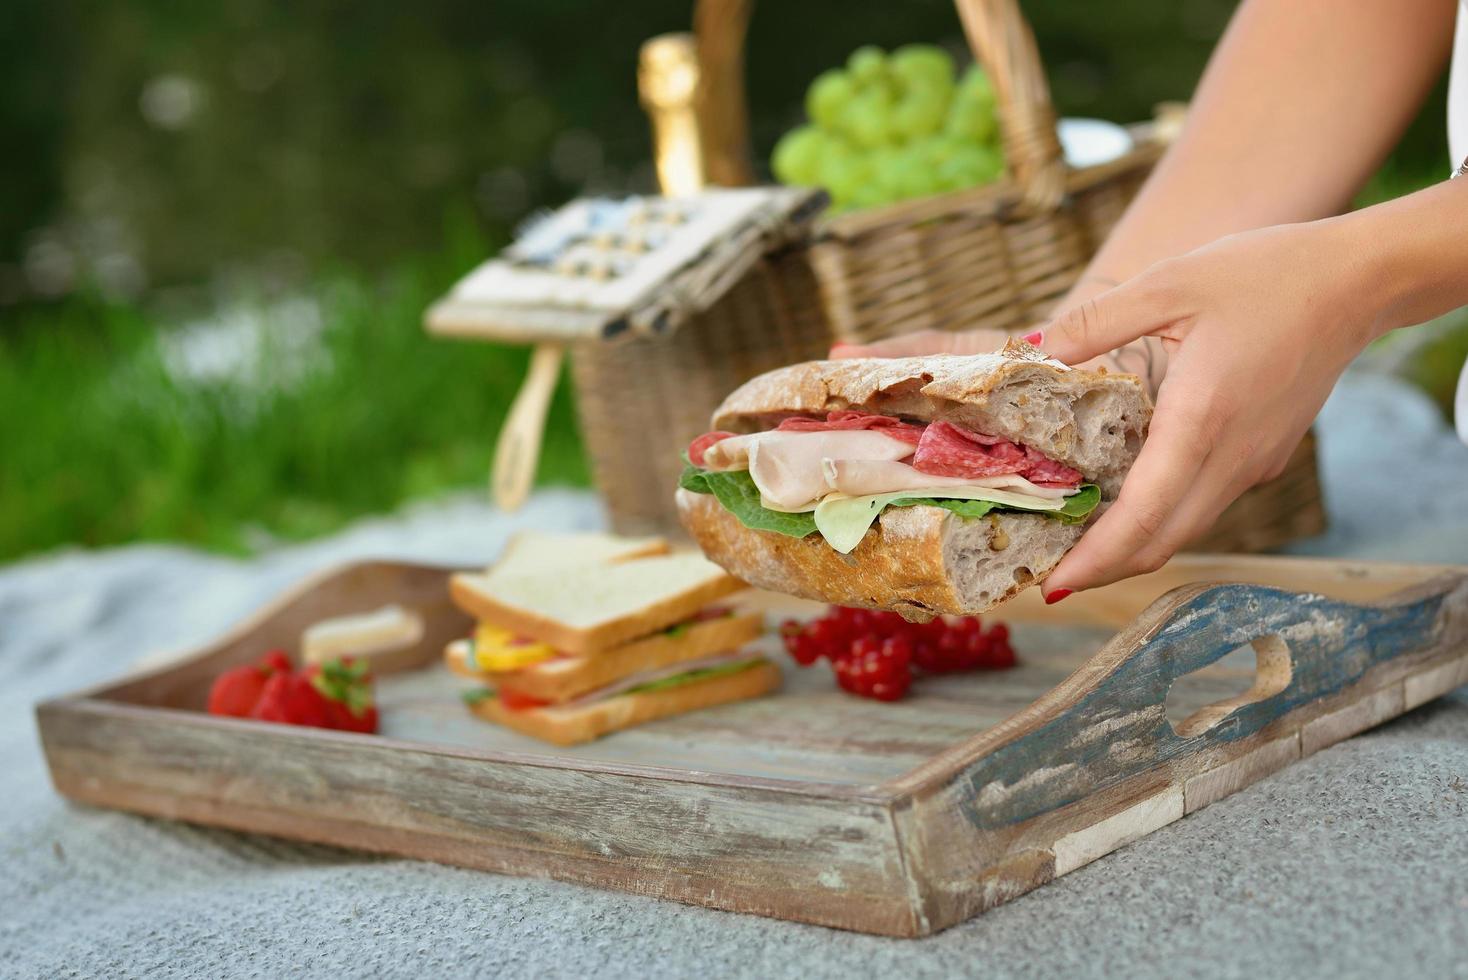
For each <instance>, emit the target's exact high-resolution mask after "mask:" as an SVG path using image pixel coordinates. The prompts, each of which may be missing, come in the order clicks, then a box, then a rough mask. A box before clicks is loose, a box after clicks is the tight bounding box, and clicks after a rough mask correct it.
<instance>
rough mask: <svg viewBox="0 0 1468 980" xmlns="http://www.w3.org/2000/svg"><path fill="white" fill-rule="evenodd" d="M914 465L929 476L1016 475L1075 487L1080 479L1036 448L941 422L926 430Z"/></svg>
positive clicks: (1042, 482)
mask: <svg viewBox="0 0 1468 980" xmlns="http://www.w3.org/2000/svg"><path fill="white" fill-rule="evenodd" d="M912 465H913V468H914V469H916V470H917V471H918V472H920V473H927V474H928V475H929V476H957V477H969V478H978V477H988V476H1004V475H1007V474H1010V473H1015V474H1018V475H1020V476H1022V477H1024V478H1025V479H1027V480H1029V481H1030V482H1031V483H1035V484H1039V485H1041V486H1075V485H1076V484H1078V483H1080V479H1081V475H1080V474H1079V473H1077V472H1076V471H1075V470H1073V469H1071V468H1070V467H1068V466H1065V465H1064V464H1062V463H1057V462H1055V461H1054V460H1052V459H1050V458H1049V457H1047V456H1045V455H1044V454H1043V453H1040V452H1038V451H1036V450H1034V449H1028V448H1025V447H1021V446H1018V445H1016V444H1014V443H1012V442H1010V441H1009V440H1008V439H1004V438H1000V437H998V436H990V435H985V434H983V433H979V432H971V431H969V430H968V429H964V428H961V427H959V426H956V425H954V424H953V423H951V422H942V421H940V422H934V423H932V424H931V425H929V426H928V427H927V428H926V429H925V430H924V431H923V436H922V439H921V441H919V442H918V447H917V452H916V453H915V454H914V455H913V458H912Z"/></svg>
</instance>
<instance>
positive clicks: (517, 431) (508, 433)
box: [489, 344, 565, 510]
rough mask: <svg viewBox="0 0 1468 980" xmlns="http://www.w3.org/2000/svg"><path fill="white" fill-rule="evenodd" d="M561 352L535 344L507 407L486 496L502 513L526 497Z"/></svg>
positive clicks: (557, 348)
mask: <svg viewBox="0 0 1468 980" xmlns="http://www.w3.org/2000/svg"><path fill="white" fill-rule="evenodd" d="M564 353H565V349H564V348H563V347H562V346H561V345H560V344H537V345H536V347H535V350H534V351H533V352H532V353H531V355H530V370H528V371H527V372H526V373H525V382H524V383H523V384H522V385H520V392H519V394H517V395H516V396H515V400H514V402H513V403H511V405H510V414H509V415H507V416H506V417H505V424H504V427H503V428H501V429H500V436H499V442H498V443H496V444H495V447H494V464H493V468H492V469H491V470H490V472H489V489H490V494H491V496H492V497H493V498H494V502H495V504H497V505H498V506H499V507H500V509H502V510H516V509H518V508H519V507H520V505H521V504H523V503H525V498H526V497H528V496H530V485H531V483H533V482H534V480H535V467H536V464H537V463H539V462H540V444H541V437H542V436H543V435H544V433H545V415H546V412H547V410H548V409H549V408H550V400H551V395H552V394H554V393H555V390H556V379H557V378H559V377H560V376H561V359H562V357H563V355H564Z"/></svg>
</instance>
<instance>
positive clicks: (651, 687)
mask: <svg viewBox="0 0 1468 980" xmlns="http://www.w3.org/2000/svg"><path fill="white" fill-rule="evenodd" d="M762 663H764V658H762V657H756V658H754V659H753V660H741V661H739V662H738V663H732V664H719V665H718V666H717V667H701V668H699V669H698V670H690V671H688V672H687V673H686V674H674V675H673V676H672V677H664V678H662V679H661V680H656V681H648V682H647V683H646V684H639V685H637V686H636V687H629V688H627V690H625V691H623V692H622V693H623V694H646V693H647V692H648V691H665V690H667V689H668V688H670V687H682V686H683V685H684V684H692V683H693V682H694V681H707V680H712V679H713V678H715V677H725V676H727V675H729V674H738V673H740V672H742V671H746V670H748V669H749V668H751V667H755V666H758V665H759V664H762Z"/></svg>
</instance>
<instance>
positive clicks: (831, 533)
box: [815, 487, 1065, 555]
mask: <svg viewBox="0 0 1468 980" xmlns="http://www.w3.org/2000/svg"><path fill="white" fill-rule="evenodd" d="M912 497H935V498H936V497H941V498H943V499H945V500H987V501H989V502H990V503H993V504H998V505H999V506H1001V507H1013V508H1016V509H1018V510H1033V511H1046V510H1061V509H1063V508H1064V507H1065V501H1064V500H1053V499H1048V498H1045V497H1036V496H1032V495H1031V494H1026V493H1014V492H1012V491H1009V490H995V489H993V488H992V487H926V488H923V489H917V490H898V491H895V492H893V493H877V494H870V495H868V496H865V497H848V496H845V495H844V494H839V493H833V494H831V495H830V496H828V497H827V498H826V499H825V500H822V501H821V502H820V504H818V505H817V506H816V511H815V518H816V530H818V531H820V532H821V537H823V538H825V539H826V543H827V544H829V545H830V546H831V547H832V548H835V549H836V550H837V551H839V552H841V554H843V555H849V554H851V552H852V551H854V550H855V549H856V546H857V545H858V544H861V539H862V538H863V537H865V536H866V533H867V530H868V529H869V528H870V527H871V526H872V522H873V521H875V520H876V519H877V515H878V514H880V513H881V512H882V509H883V508H884V507H887V506H888V505H889V504H891V503H892V502H893V501H897V500H903V499H907V498H912Z"/></svg>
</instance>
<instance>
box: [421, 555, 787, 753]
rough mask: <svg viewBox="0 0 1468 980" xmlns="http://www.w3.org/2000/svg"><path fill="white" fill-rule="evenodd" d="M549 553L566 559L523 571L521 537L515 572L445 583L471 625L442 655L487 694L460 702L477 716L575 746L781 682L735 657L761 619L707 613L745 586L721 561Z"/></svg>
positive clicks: (768, 670)
mask: <svg viewBox="0 0 1468 980" xmlns="http://www.w3.org/2000/svg"><path fill="white" fill-rule="evenodd" d="M530 540H531V541H533V539H530ZM556 543H557V545H558V546H559V547H558V553H559V554H561V555H563V556H564V557H563V558H561V559H550V558H542V559H537V560H534V561H527V560H526V559H525V558H524V553H525V549H526V548H528V547H530V546H531V544H530V543H527V541H523V540H522V542H521V543H520V544H519V545H517V547H516V548H515V549H513V550H512V551H511V552H510V554H509V555H508V559H509V563H510V565H511V566H513V567H512V568H511V569H510V570H509V571H507V570H506V568H505V562H503V561H502V562H501V563H499V564H497V565H496V566H495V567H494V568H492V569H490V570H489V571H488V572H486V573H483V574H461V575H456V576H454V577H453V579H452V580H451V584H450V591H451V594H452V596H453V599H454V601H455V603H456V604H458V605H459V607H460V608H462V609H464V610H465V611H466V612H468V613H470V614H471V615H473V616H474V617H475V618H476V619H477V620H479V624H478V627H477V628H476V630H475V633H474V636H473V637H471V638H469V639H465V640H458V641H455V642H454V643H451V644H450V645H449V647H448V649H447V650H445V653H444V659H445V662H446V663H447V664H448V666H449V668H450V669H451V670H453V671H454V672H456V673H458V674H461V675H463V676H466V677H470V678H474V679H478V680H481V681H483V682H485V684H486V685H487V686H486V687H485V688H482V689H480V690H477V691H472V692H469V693H468V694H467V695H466V701H468V702H469V704H470V706H471V708H472V710H473V711H474V712H475V713H476V714H477V715H479V716H480V717H483V718H486V719H488V720H491V721H496V722H499V723H502V724H506V725H508V726H509V727H512V728H516V729H517V730H520V731H523V732H525V733H527V734H530V735H535V736H537V737H542V738H546V739H548V740H550V741H555V742H558V743H560V744H572V743H574V742H578V741H585V740H587V739H590V738H596V737H599V736H601V735H604V734H606V733H608V732H610V731H616V730H618V729H620V728H624V727H627V726H629V725H635V724H640V723H642V722H644V721H650V720H652V719H653V718H659V717H663V716H665V715H667V714H676V713H681V712H683V711H691V710H694V709H696V708H699V707H704V706H707V705H709V704H721V703H724V702H726V701H730V700H740V699H743V698H746V697H752V696H754V695H755V694H762V693H765V692H766V691H768V690H771V689H772V688H773V687H775V686H777V684H778V682H779V671H778V669H777V668H775V667H774V666H773V665H772V664H770V663H769V661H767V660H766V659H765V658H764V657H763V656H762V655H760V654H759V653H757V652H739V647H740V646H741V645H742V644H744V643H746V642H748V641H750V640H753V639H755V638H756V637H758V635H759V634H760V632H761V631H762V621H761V619H760V617H759V616H756V615H740V614H738V613H736V612H734V611H733V610H732V609H729V608H727V607H721V606H710V605H709V603H710V602H712V601H714V600H717V599H720V598H723V597H724V596H727V595H729V594H730V593H732V592H734V591H736V590H738V589H741V588H743V587H744V586H743V583H742V582H739V581H738V580H737V579H735V578H733V577H732V576H730V575H728V574H727V573H726V572H724V571H723V570H722V569H720V568H719V567H718V566H717V565H714V564H713V563H711V562H709V561H708V560H707V559H705V558H703V557H702V556H700V555H697V554H692V553H685V554H680V555H668V554H657V553H652V554H647V553H643V554H642V555H640V556H639V555H631V556H628V555H625V554H622V553H621V552H620V551H618V550H617V549H603V550H602V551H601V552H600V554H599V558H600V560H591V561H583V560H581V558H582V555H583V554H589V553H591V552H590V551H583V550H582V549H580V548H578V547H576V546H575V545H576V542H575V541H574V540H569V539H561V540H558V541H557V542H556ZM745 674H747V675H748V676H738V677H736V675H745Z"/></svg>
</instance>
